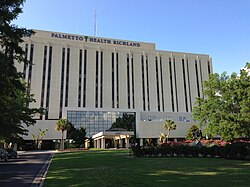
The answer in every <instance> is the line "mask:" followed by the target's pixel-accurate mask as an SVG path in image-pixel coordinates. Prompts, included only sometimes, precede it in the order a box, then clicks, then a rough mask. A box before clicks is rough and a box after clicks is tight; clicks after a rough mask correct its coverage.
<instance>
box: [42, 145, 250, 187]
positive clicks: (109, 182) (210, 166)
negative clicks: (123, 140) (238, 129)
mask: <svg viewBox="0 0 250 187" xmlns="http://www.w3.org/2000/svg"><path fill="white" fill-rule="evenodd" d="M126 154H129V153H128V151H124V150H123V151H121V150H113V151H96V150H94V151H85V152H78V153H64V154H59V155H55V156H54V159H53V161H52V164H51V168H50V170H49V172H48V175H47V178H46V180H45V187H46V186H70V185H74V186H133V187H134V186H144V187H145V186H198V185H199V186H230V187H231V186H248V184H249V183H250V178H249V176H250V163H249V162H246V161H237V160H225V159H211V158H129V157H128V156H124V155H126ZM63 158H65V159H63Z"/></svg>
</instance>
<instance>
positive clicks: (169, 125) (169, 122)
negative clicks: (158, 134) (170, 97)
mask: <svg viewBox="0 0 250 187" xmlns="http://www.w3.org/2000/svg"><path fill="white" fill-rule="evenodd" d="M163 128H164V129H165V130H166V131H167V135H166V137H167V142H168V139H169V136H170V131H171V130H176V124H174V121H173V120H171V119H166V121H165V123H164V125H163Z"/></svg>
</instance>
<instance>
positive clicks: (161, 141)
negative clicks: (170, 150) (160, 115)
mask: <svg viewBox="0 0 250 187" xmlns="http://www.w3.org/2000/svg"><path fill="white" fill-rule="evenodd" d="M159 139H160V142H159V143H165V141H166V134H165V133H163V132H162V133H161V134H160V136H159Z"/></svg>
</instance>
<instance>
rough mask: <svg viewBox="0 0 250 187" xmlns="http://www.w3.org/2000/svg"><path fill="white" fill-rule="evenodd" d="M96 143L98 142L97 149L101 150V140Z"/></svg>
mask: <svg viewBox="0 0 250 187" xmlns="http://www.w3.org/2000/svg"><path fill="white" fill-rule="evenodd" d="M96 141H97V146H96V148H98V149H100V148H101V146H100V143H101V142H100V139H97V140H96Z"/></svg>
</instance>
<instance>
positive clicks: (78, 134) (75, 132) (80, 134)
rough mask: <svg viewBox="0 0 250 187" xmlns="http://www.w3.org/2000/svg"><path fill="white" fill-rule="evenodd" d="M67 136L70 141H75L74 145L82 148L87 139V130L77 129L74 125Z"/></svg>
mask: <svg viewBox="0 0 250 187" xmlns="http://www.w3.org/2000/svg"><path fill="white" fill-rule="evenodd" d="M67 136H68V139H72V140H73V144H74V145H75V146H76V147H82V146H83V145H84V143H85V139H86V128H83V127H80V129H77V128H75V127H74V126H73V125H71V126H70V130H69V131H68V133H67Z"/></svg>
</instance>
